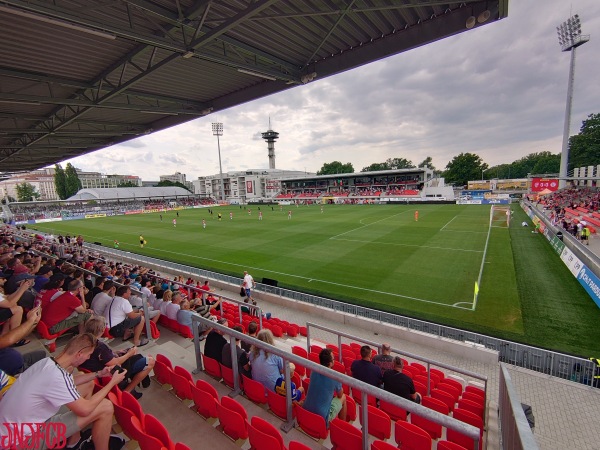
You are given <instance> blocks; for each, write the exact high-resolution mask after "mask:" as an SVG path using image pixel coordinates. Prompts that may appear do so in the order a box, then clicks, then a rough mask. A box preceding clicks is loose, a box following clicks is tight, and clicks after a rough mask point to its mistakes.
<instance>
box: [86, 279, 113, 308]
mask: <svg viewBox="0 0 600 450" xmlns="http://www.w3.org/2000/svg"><path fill="white" fill-rule="evenodd" d="M116 291H117V287H116V286H115V284H114V283H113V281H112V280H106V281H105V282H104V283H102V291H100V293H98V294H96V295H95V296H94V298H93V299H92V309H93V310H94V312H95V313H96V314H98V315H101V316H103V315H104V313H105V312H106V308H107V307H108V305H110V302H111V301H112V299H113V297H114V296H115V292H116Z"/></svg>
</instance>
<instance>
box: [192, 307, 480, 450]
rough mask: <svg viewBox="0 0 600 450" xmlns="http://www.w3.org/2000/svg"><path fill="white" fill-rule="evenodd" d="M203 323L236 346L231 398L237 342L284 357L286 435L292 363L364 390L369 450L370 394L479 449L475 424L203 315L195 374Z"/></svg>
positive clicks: (196, 335) (235, 392) (197, 318)
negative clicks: (467, 438)
mask: <svg viewBox="0 0 600 450" xmlns="http://www.w3.org/2000/svg"><path fill="white" fill-rule="evenodd" d="M200 324H202V325H203V326H205V327H211V328H213V329H215V330H217V331H219V332H220V333H222V334H223V335H224V336H227V337H228V338H229V342H231V343H232V344H231V345H230V348H231V362H232V371H233V377H234V389H233V391H232V392H230V393H229V396H230V397H235V396H237V395H239V394H240V393H241V389H240V374H239V370H238V361H237V350H236V344H235V340H236V339H239V340H243V341H245V342H247V343H250V344H252V345H253V346H255V347H257V348H259V349H262V350H264V351H266V352H268V353H269V354H273V355H277V356H280V357H281V358H283V360H284V376H285V386H286V406H287V417H288V420H287V421H286V422H285V423H284V424H283V425H282V426H281V429H282V430H283V431H285V432H286V433H287V432H288V431H289V430H290V429H292V428H293V427H294V425H295V420H294V419H293V417H292V407H293V402H292V393H291V386H292V380H291V375H290V368H289V364H288V363H290V362H292V363H294V364H296V365H301V366H303V367H305V368H307V369H309V370H311V371H314V372H317V373H319V374H321V375H324V376H326V377H328V378H331V379H333V380H335V381H339V382H340V383H343V384H346V385H348V386H350V387H352V388H357V389H359V390H360V391H361V394H362V397H361V398H362V401H361V403H362V405H363V406H364V407H363V408H362V411H361V414H362V440H363V441H362V442H363V450H369V448H370V447H369V433H368V431H367V430H368V427H369V417H368V408H367V407H366V405H368V396H369V395H371V396H373V397H375V398H378V399H380V400H384V401H385V402H388V403H391V404H392V405H394V406H397V407H400V408H402V409H405V410H406V411H408V412H411V413H415V414H418V415H419V416H421V417H424V418H425V419H428V420H431V421H432V422H435V423H438V424H440V425H442V426H444V427H446V428H450V429H452V430H455V431H457V432H459V433H461V434H463V435H465V436H467V437H469V438H471V439H473V442H474V445H473V449H474V450H478V449H479V441H480V430H479V429H478V428H476V427H474V426H472V425H469V424H467V423H465V422H461V421H459V420H456V419H454V418H452V417H450V416H447V415H444V414H441V413H439V412H437V411H434V410H432V409H429V408H426V407H424V406H421V405H419V404H417V403H415V402H412V401H410V400H406V399H404V398H402V397H399V396H397V395H395V394H392V393H390V392H387V391H384V390H383V389H379V388H377V387H375V386H372V385H370V384H367V383H364V382H362V381H359V380H357V379H355V378H352V377H349V376H348V375H345V374H342V373H340V372H336V371H334V370H331V369H329V368H327V367H325V366H322V365H320V364H316V363H314V362H312V361H310V360H308V359H306V358H302V357H300V356H297V355H294V354H292V353H288V352H286V351H283V350H281V349H279V348H277V347H274V346H272V345H269V344H267V343H265V342H263V341H260V340H258V339H255V338H253V337H250V336H248V335H246V334H243V333H239V332H237V331H235V330H232V329H231V328H228V327H226V326H224V325H220V324H218V323H215V322H213V321H211V320H209V319H205V318H203V317H200V316H192V325H193V326H192V331H193V334H194V347H195V354H196V370H195V371H194V373H198V372H199V371H201V370H203V367H202V360H201V357H200V353H201V352H200V339H199V332H198V326H199V325H200ZM309 390H310V386H309Z"/></svg>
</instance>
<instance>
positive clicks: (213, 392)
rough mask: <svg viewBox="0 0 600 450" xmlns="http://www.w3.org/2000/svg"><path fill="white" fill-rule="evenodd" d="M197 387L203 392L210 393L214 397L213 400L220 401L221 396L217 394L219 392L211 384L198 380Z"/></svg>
mask: <svg viewBox="0 0 600 450" xmlns="http://www.w3.org/2000/svg"><path fill="white" fill-rule="evenodd" d="M196 387H197V388H198V389H200V390H201V391H205V392H208V393H209V394H210V395H212V396H213V398H215V399H216V400H219V394H218V393H217V390H216V389H215V388H214V387H213V386H212V385H211V384H210V383H208V382H206V381H204V380H196Z"/></svg>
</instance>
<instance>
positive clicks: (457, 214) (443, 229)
mask: <svg viewBox="0 0 600 450" xmlns="http://www.w3.org/2000/svg"><path fill="white" fill-rule="evenodd" d="M457 217H458V214H457V215H456V216H454V217H453V218H452V219H450V220H449V221H448V223H447V224H446V225H444V226H443V227H442V229H441V230H440V231H444V228H446V227H447V226H448V225H450V222H452V221H453V220H454V219H456V218H457Z"/></svg>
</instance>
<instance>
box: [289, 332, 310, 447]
mask: <svg viewBox="0 0 600 450" xmlns="http://www.w3.org/2000/svg"><path fill="white" fill-rule="evenodd" d="M298 331H299V332H300V336H304V337H306V336H308V331H307V329H306V327H298ZM290 444H291V442H290ZM290 450H291V447H290Z"/></svg>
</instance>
